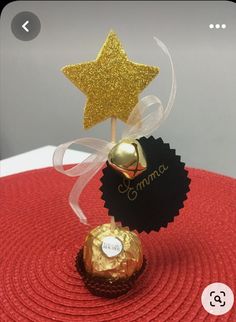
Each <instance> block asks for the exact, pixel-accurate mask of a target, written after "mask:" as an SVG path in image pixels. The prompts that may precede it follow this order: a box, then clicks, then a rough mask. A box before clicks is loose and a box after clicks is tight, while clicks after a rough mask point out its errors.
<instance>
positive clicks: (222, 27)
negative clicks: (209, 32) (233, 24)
mask: <svg viewBox="0 0 236 322" xmlns="http://www.w3.org/2000/svg"><path fill="white" fill-rule="evenodd" d="M209 28H210V29H225V28H226V24H225V23H222V24H221V25H220V24H219V23H216V24H215V25H214V24H213V23H211V24H210V25H209Z"/></svg>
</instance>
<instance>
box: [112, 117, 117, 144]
mask: <svg viewBox="0 0 236 322" xmlns="http://www.w3.org/2000/svg"><path fill="white" fill-rule="evenodd" d="M111 142H113V143H116V117H115V116H112V117H111Z"/></svg>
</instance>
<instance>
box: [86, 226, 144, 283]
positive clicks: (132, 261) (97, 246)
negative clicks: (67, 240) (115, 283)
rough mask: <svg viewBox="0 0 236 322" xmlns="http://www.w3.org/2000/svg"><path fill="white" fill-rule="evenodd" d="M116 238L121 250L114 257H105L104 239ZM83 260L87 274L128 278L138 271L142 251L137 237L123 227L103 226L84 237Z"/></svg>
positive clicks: (140, 265)
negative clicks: (119, 242) (121, 245)
mask: <svg viewBox="0 0 236 322" xmlns="http://www.w3.org/2000/svg"><path fill="white" fill-rule="evenodd" d="M108 236H109V237H110V236H112V237H116V238H118V239H119V240H120V241H121V243H122V244H123V250H122V251H121V252H120V253H119V254H118V255H117V256H115V257H107V256H106V254H105V253H103V251H102V241H103V239H104V238H105V237H108ZM83 256H84V257H83V259H84V265H85V269H86V271H87V272H88V273H90V274H93V275H96V276H102V277H106V278H108V279H109V278H110V279H119V278H127V277H130V276H131V275H132V274H133V273H135V272H137V271H139V270H140V269H141V267H142V263H143V251H142V245H141V241H140V239H139V238H138V236H137V235H136V234H135V233H134V232H131V231H129V230H128V228H125V227H118V226H116V227H115V229H112V227H111V224H104V225H101V226H98V227H96V228H94V229H93V230H92V231H90V233H89V234H88V236H87V237H86V240H85V243H84V251H83Z"/></svg>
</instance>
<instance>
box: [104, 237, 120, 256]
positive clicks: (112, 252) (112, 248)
mask: <svg viewBox="0 0 236 322" xmlns="http://www.w3.org/2000/svg"><path fill="white" fill-rule="evenodd" d="M122 249H123V245H122V242H121V241H120V240H119V239H118V238H116V237H113V236H107V237H105V238H104V239H103V241H102V251H103V253H104V254H105V255H106V256H107V257H115V256H117V255H119V254H120V253H121V251H122Z"/></svg>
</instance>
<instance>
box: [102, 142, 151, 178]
mask: <svg viewBox="0 0 236 322" xmlns="http://www.w3.org/2000/svg"><path fill="white" fill-rule="evenodd" d="M108 162H109V164H110V166H111V167H112V168H113V169H115V170H117V171H118V172H120V173H122V174H123V175H124V176H125V177H126V178H128V179H134V178H135V177H137V176H138V175H139V174H141V173H142V172H143V171H145V170H146V169H147V162H146V158H145V155H144V152H143V149H142V147H141V145H140V143H139V142H138V141H137V140H134V139H123V140H121V141H120V142H119V143H117V144H116V145H115V146H114V147H113V148H112V149H111V151H110V152H109V154H108Z"/></svg>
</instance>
